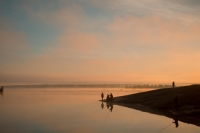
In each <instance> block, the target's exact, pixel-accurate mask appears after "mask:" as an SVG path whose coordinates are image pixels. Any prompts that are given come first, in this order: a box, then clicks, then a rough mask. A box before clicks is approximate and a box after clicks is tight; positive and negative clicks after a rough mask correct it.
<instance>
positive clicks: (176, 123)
mask: <svg viewBox="0 0 200 133" xmlns="http://www.w3.org/2000/svg"><path fill="white" fill-rule="evenodd" d="M172 123H175V126H176V128H177V127H178V118H177V116H176V117H175V118H174V122H172Z"/></svg>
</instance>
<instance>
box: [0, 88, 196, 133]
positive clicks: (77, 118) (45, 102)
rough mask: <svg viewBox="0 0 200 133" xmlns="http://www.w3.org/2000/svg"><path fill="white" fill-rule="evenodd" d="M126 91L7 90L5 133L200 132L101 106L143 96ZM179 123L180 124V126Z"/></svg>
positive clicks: (2, 102)
mask: <svg viewBox="0 0 200 133" xmlns="http://www.w3.org/2000/svg"><path fill="white" fill-rule="evenodd" d="M148 90H149V89H124V88H71V89H70V88H12V89H10V88H8V89H6V88H5V91H4V93H3V94H2V93H1V94H0V132H1V133H122V132H124V133H129V132H130V133H159V132H162V133H182V132H184V133H199V132H200V127H198V126H195V125H191V124H187V123H183V122H180V121H178V122H176V124H175V123H173V122H174V120H173V119H170V118H167V117H165V116H159V115H155V114H150V113H147V112H142V111H139V110H135V109H130V108H126V107H122V106H118V105H113V106H109V107H108V105H106V103H101V102H100V101H98V100H100V98H101V97H100V95H101V93H102V92H104V95H106V94H109V93H111V92H112V94H113V95H114V97H115V96H121V95H127V94H133V93H140V92H143V91H148ZM177 124H178V125H177Z"/></svg>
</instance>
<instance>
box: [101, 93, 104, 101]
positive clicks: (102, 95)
mask: <svg viewBox="0 0 200 133" xmlns="http://www.w3.org/2000/svg"><path fill="white" fill-rule="evenodd" d="M103 97H104V94H103V92H102V93H101V99H102V101H103Z"/></svg>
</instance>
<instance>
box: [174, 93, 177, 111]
mask: <svg viewBox="0 0 200 133" xmlns="http://www.w3.org/2000/svg"><path fill="white" fill-rule="evenodd" d="M174 103H175V107H176V108H178V96H177V95H176V96H175V98H174Z"/></svg>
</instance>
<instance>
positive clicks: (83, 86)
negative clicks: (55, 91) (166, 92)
mask: <svg viewBox="0 0 200 133" xmlns="http://www.w3.org/2000/svg"><path fill="white" fill-rule="evenodd" d="M5 87H6V88H49V87H52V88H125V89H126V88H129V89H130V88H132V89H134V88H136V89H137V88H157V89H158V88H169V87H171V84H35V85H5Z"/></svg>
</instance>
